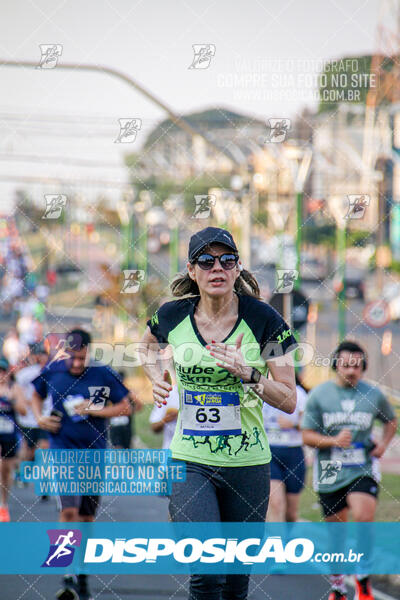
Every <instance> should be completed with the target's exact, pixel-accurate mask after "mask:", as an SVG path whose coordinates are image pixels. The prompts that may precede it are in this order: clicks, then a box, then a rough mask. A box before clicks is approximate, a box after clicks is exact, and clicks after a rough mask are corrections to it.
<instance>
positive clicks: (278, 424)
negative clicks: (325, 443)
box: [263, 374, 307, 522]
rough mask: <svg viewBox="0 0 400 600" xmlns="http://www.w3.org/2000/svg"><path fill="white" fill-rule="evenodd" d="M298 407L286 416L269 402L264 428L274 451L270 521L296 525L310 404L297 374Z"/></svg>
mask: <svg viewBox="0 0 400 600" xmlns="http://www.w3.org/2000/svg"><path fill="white" fill-rule="evenodd" d="M296 384H297V385H296V390H297V404H296V410H295V411H294V413H292V414H286V413H283V412H282V411H280V410H279V409H278V408H274V407H273V406H270V405H269V404H267V403H266V402H265V403H264V405H263V417H264V427H265V431H266V433H267V437H268V442H269V445H270V448H271V454H272V459H271V491H270V499H269V506H268V512H267V520H268V521H278V522H283V521H292V522H293V521H297V519H298V508H299V501H300V492H301V490H302V489H303V487H304V481H305V475H306V465H305V457H304V451H303V439H302V433H301V431H300V421H301V417H302V414H303V412H304V408H305V405H306V402H307V392H306V391H305V389H304V388H303V387H302V385H301V384H300V380H299V378H298V376H297V374H296Z"/></svg>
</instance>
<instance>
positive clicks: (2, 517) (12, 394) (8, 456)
mask: <svg viewBox="0 0 400 600" xmlns="http://www.w3.org/2000/svg"><path fill="white" fill-rule="evenodd" d="M16 412H18V413H19V414H25V412H26V410H25V404H24V399H23V393H22V389H21V387H20V386H19V385H17V384H15V383H13V381H12V376H11V373H10V370H9V364H8V361H7V360H6V359H5V358H4V357H1V358H0V522H6V521H9V520H10V512H9V510H8V496H9V491H10V488H11V484H12V474H13V472H14V467H15V462H16V458H15V457H16V454H17V450H18V443H19V440H18V435H17V431H18V426H17V424H16V420H15V413H16Z"/></svg>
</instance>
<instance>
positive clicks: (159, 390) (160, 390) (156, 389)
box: [153, 369, 172, 407]
mask: <svg viewBox="0 0 400 600" xmlns="http://www.w3.org/2000/svg"><path fill="white" fill-rule="evenodd" d="M171 384H172V379H171V375H170V373H169V371H167V369H165V371H164V373H163V376H162V379H154V380H153V399H154V402H155V403H156V404H157V406H158V407H160V406H163V404H164V405H165V404H167V398H168V396H169V393H170V392H171V391H172V385H171Z"/></svg>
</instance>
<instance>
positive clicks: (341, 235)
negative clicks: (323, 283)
mask: <svg viewBox="0 0 400 600" xmlns="http://www.w3.org/2000/svg"><path fill="white" fill-rule="evenodd" d="M328 204H329V209H330V211H331V213H332V215H333V217H334V219H335V221H336V257H337V265H338V266H337V272H338V274H339V277H340V282H339V289H338V291H337V301H338V333H339V342H341V341H343V339H344V338H345V337H346V227H347V220H346V218H345V215H346V213H347V211H348V203H347V199H346V196H345V195H342V196H331V197H330V198H329V199H328Z"/></svg>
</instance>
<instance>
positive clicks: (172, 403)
mask: <svg viewBox="0 0 400 600" xmlns="http://www.w3.org/2000/svg"><path fill="white" fill-rule="evenodd" d="M168 408H179V394H178V387H177V386H176V385H174V386H173V388H172V390H171V392H170V394H169V396H168V398H167V404H163V405H162V406H157V405H156V404H155V405H154V408H153V410H152V411H151V413H150V417H149V423H158V422H159V421H162V419H163V418H164V417H165V415H166V412H167V410H168Z"/></svg>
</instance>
